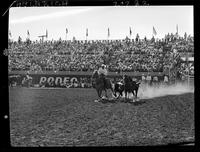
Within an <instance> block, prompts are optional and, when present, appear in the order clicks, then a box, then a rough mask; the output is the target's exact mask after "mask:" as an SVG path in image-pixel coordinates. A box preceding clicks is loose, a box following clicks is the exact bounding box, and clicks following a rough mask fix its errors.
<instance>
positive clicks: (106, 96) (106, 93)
mask: <svg viewBox="0 0 200 152" xmlns="http://www.w3.org/2000/svg"><path fill="white" fill-rule="evenodd" d="M104 91H105V96H106V98H108V94H107V90H106V89H104Z"/></svg>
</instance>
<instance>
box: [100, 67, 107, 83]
mask: <svg viewBox="0 0 200 152" xmlns="http://www.w3.org/2000/svg"><path fill="white" fill-rule="evenodd" d="M98 74H99V76H100V77H101V78H102V79H103V82H104V86H106V76H107V75H108V71H107V69H106V65H104V64H102V65H101V67H100V68H99V69H98Z"/></svg>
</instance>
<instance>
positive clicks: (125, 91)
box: [125, 91, 127, 100]
mask: <svg viewBox="0 0 200 152" xmlns="http://www.w3.org/2000/svg"><path fill="white" fill-rule="evenodd" d="M126 99H127V91H125V100H126Z"/></svg>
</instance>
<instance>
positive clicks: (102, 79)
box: [91, 65, 114, 98]
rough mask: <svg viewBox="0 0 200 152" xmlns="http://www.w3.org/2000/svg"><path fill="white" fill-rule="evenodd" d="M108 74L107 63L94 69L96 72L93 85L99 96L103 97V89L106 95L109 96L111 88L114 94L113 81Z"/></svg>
mask: <svg viewBox="0 0 200 152" xmlns="http://www.w3.org/2000/svg"><path fill="white" fill-rule="evenodd" d="M107 74H108V71H107V69H106V68H105V65H101V67H100V68H99V69H98V70H94V72H93V73H92V77H91V80H92V87H93V88H95V89H96V91H97V94H98V96H99V98H101V94H102V91H103V90H104V91H105V96H106V97H108V96H107V89H110V90H111V91H112V94H113V95H114V92H113V88H112V82H111V81H110V79H108V78H106V76H107Z"/></svg>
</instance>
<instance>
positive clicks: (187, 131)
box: [9, 88, 194, 147]
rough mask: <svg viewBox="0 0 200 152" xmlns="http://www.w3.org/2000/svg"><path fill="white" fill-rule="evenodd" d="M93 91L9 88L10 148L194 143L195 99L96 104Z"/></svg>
mask: <svg viewBox="0 0 200 152" xmlns="http://www.w3.org/2000/svg"><path fill="white" fill-rule="evenodd" d="M95 99H97V94H96V92H95V90H94V89H77V88H74V89H31V88H10V90H9V106H10V136H11V146H17V147H18V146H19V147H22V146H23V147H24V146H25V147H26V146H29V147H30V146H31V147H32V146H33V147H37V146H45V147H46V146H50V147H51V146H141V145H142V146H146V145H166V144H173V143H179V142H185V141H194V93H185V94H180V95H167V96H163V97H156V98H151V99H141V100H140V101H139V102H136V103H130V102H123V101H121V100H118V101H117V100H116V101H114V102H94V100H95Z"/></svg>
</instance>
